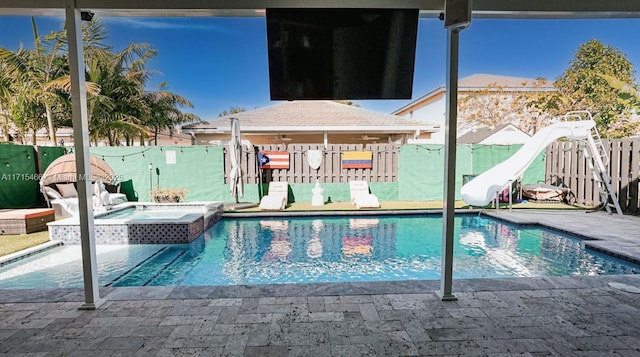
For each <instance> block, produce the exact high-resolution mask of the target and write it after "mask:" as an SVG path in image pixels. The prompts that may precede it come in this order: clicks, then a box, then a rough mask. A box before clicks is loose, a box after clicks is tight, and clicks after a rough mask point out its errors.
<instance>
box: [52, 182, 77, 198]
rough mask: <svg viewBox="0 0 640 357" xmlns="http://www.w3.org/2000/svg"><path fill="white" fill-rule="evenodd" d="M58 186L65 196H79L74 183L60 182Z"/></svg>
mask: <svg viewBox="0 0 640 357" xmlns="http://www.w3.org/2000/svg"><path fill="white" fill-rule="evenodd" d="M56 187H57V188H58V191H60V194H61V195H62V197H64V198H69V197H78V191H77V190H76V187H75V186H74V185H73V184H72V183H59V184H57V185H56Z"/></svg>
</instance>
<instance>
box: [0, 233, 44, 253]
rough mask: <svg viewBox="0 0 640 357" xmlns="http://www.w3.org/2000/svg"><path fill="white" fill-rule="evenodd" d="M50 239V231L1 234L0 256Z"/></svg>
mask: <svg viewBox="0 0 640 357" xmlns="http://www.w3.org/2000/svg"><path fill="white" fill-rule="evenodd" d="M48 241H49V231H48V230H47V231H42V232H36V233H31V234H12V235H5V236H0V256H4V255H7V254H11V253H15V252H17V251H20V250H23V249H27V248H30V247H34V246H36V245H39V244H42V243H46V242H48Z"/></svg>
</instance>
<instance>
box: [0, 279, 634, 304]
mask: <svg viewBox="0 0 640 357" xmlns="http://www.w3.org/2000/svg"><path fill="white" fill-rule="evenodd" d="M611 283H618V284H625V285H630V286H640V275H602V276H579V277H535V278H495V279H454V280H453V293H454V295H455V294H456V293H467V292H500V291H528V292H530V294H531V295H532V296H543V295H544V293H542V291H549V290H567V291H572V294H576V293H577V294H579V291H580V290H584V289H607V288H609V287H611V285H610V284H611ZM439 290H440V280H406V281H386V282H352V283H304V284H301V283H291V284H259V285H230V286H222V285H219V286H157V287H102V288H100V289H99V295H100V297H101V298H102V299H104V300H183V299H225V298H226V299H235V298H278V297H309V296H345V295H397V294H426V293H433V292H436V291H439ZM84 299H85V296H84V290H83V289H81V288H66V289H65V288H60V289H17V290H0V304H4V303H41V302H78V303H80V302H83V301H84Z"/></svg>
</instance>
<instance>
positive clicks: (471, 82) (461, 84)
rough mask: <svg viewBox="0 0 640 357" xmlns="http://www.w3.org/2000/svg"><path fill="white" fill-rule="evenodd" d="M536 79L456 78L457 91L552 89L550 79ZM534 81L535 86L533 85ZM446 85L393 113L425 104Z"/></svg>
mask: <svg viewBox="0 0 640 357" xmlns="http://www.w3.org/2000/svg"><path fill="white" fill-rule="evenodd" d="M536 82H537V81H536V80H535V79H534V78H522V77H509V76H499V75H496V74H483V73H479V74H474V75H471V76H468V77H464V78H460V79H459V80H458V92H459V93H460V92H471V91H479V90H482V89H485V88H487V87H489V86H490V85H497V86H500V87H502V89H504V90H505V91H509V90H512V91H527V90H530V91H537V92H548V91H553V90H555V88H554V87H553V83H552V82H551V81H546V82H545V83H536ZM534 83H535V87H534ZM445 90H446V87H445V86H444V85H441V86H439V87H436V88H434V89H433V90H431V91H429V92H427V93H426V94H425V95H423V96H421V97H419V98H417V99H415V100H412V101H411V102H409V103H408V104H405V105H404V106H402V107H401V108H398V109H396V110H395V111H393V113H394V114H406V113H408V112H409V111H411V110H415V109H417V108H420V107H421V106H423V105H426V103H428V101H429V100H430V99H431V98H434V97H436V96H442V95H444V93H445Z"/></svg>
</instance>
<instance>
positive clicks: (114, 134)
mask: <svg viewBox="0 0 640 357" xmlns="http://www.w3.org/2000/svg"><path fill="white" fill-rule="evenodd" d="M57 36H58V37H59V38H60V40H61V42H62V43H66V41H67V40H66V33H65V32H59V33H58V34H57ZM105 38H106V35H105V31H104V28H103V26H102V25H100V24H99V23H98V19H97V18H96V17H94V19H93V20H92V21H91V22H89V23H88V24H86V25H84V24H83V39H84V45H85V68H86V74H85V76H86V80H87V82H86V83H87V94H88V96H87V108H88V115H89V134H90V136H91V138H92V139H93V140H94V141H96V140H97V139H99V138H107V140H108V142H109V145H116V144H117V140H118V137H119V136H120V135H128V134H130V133H146V132H147V129H146V128H145V127H144V126H143V125H142V121H141V120H140V119H139V118H140V116H141V113H142V112H143V110H144V103H143V101H142V97H143V94H144V90H143V88H144V83H145V82H146V81H147V80H148V78H149V76H150V73H149V72H148V71H147V70H146V69H145V65H146V62H147V60H148V59H150V58H153V57H154V56H155V54H156V51H155V50H153V49H151V47H150V45H148V44H130V45H129V46H128V47H127V48H125V49H124V50H122V51H120V52H117V53H114V52H113V51H112V49H111V47H109V46H106V45H104V44H103V43H102V40H103V39H105ZM70 83H71V80H70V77H69V75H68V74H67V75H63V76H60V77H59V78H57V79H56V80H54V81H51V82H50V83H49V86H50V87H52V88H57V89H60V90H63V91H64V92H66V93H69V91H70Z"/></svg>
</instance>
